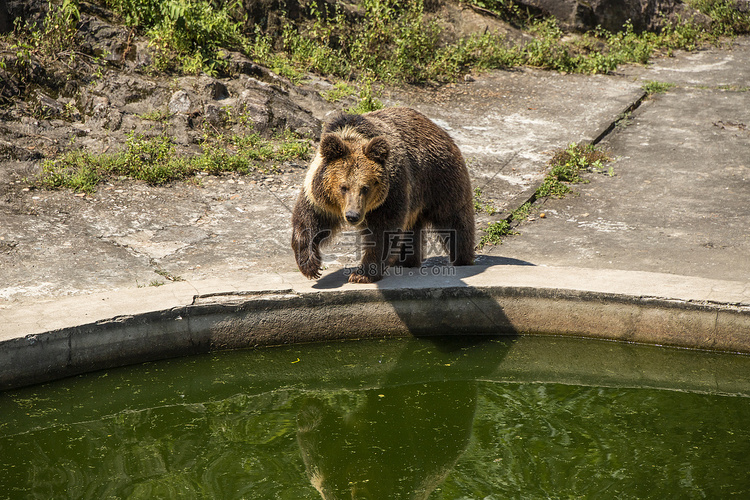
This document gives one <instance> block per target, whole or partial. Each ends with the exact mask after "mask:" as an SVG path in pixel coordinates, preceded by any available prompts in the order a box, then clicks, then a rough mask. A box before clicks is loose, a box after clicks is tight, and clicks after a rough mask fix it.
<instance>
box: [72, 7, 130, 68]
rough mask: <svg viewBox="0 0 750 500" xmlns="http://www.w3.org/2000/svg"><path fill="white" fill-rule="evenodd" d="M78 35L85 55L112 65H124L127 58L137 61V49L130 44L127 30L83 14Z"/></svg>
mask: <svg viewBox="0 0 750 500" xmlns="http://www.w3.org/2000/svg"><path fill="white" fill-rule="evenodd" d="M78 34H79V36H80V37H81V39H82V41H81V48H82V51H83V52H85V53H88V54H91V55H93V56H95V57H103V58H104V60H106V61H108V62H111V63H122V62H124V61H125V59H126V58H129V59H131V60H134V59H135V52H136V51H135V47H133V46H132V45H131V44H130V43H129V42H130V34H129V31H128V30H127V29H125V28H122V27H115V26H113V25H111V24H108V23H105V22H103V21H100V20H99V19H97V18H95V17H92V16H88V15H85V14H82V15H81V21H80V24H79V26H78Z"/></svg>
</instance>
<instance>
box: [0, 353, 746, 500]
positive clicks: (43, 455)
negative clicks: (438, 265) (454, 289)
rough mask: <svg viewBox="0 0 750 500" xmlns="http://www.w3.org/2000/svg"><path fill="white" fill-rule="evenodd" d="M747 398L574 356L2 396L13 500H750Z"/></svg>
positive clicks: (509, 356) (216, 374) (728, 363)
mask: <svg viewBox="0 0 750 500" xmlns="http://www.w3.org/2000/svg"><path fill="white" fill-rule="evenodd" d="M717 388H719V389H718V390H717ZM748 396H750V357H748V356H732V355H722V354H710V353H700V352H690V351H685V350H669V349H659V348H648V347H644V346H633V345H627V344H619V343H613V342H589V341H580V340H573V339H549V338H547V339H534V338H521V339H518V340H517V341H513V342H505V341H498V340H490V341H486V342H479V343H472V342H469V343H465V342H462V343H455V342H453V343H439V342H437V343H436V342H435V341H426V340H408V341H406V340H389V341H383V342H381V341H372V342H369V341H361V342H350V343H330V344H320V345H306V346H295V347H284V348H279V349H267V350H260V351H255V352H248V351H244V352H233V353H222V354H221V355H215V356H199V357H194V358H186V359H181V360H172V361H168V362H160V363H149V364H146V365H142V366H139V367H131V368H127V369H122V370H111V371H108V372H100V373H97V374H91V375H88V376H83V377H76V378H71V379H67V380H63V381H60V382H57V383H54V384H48V385H45V386H37V387H31V388H27V389H23V390H17V391H7V392H4V393H0V499H5V498H8V499H16V498H43V499H48V498H56V499H57V498H62V499H64V498H91V499H100V498H128V499H153V498H181V499H182V498H196V499H203V498H211V499H224V498H226V499H243V498H246V499H253V500H255V499H269V500H270V499H274V500H276V499H290V500H291V499H293V500H316V499H317V500H320V498H321V496H322V497H323V498H326V499H330V498H347V499H348V498H369V499H374V500H380V499H382V500H391V499H401V498H428V499H430V500H456V499H463V500H469V499H471V500H479V499H487V500H497V499H500V498H518V497H519V496H522V497H524V498H569V497H570V498H730V497H735V498H750V476H749V475H748V474H747V471H748V469H750V426H747V425H746V424H745V423H746V422H749V421H750V397H748ZM313 486H314V487H313Z"/></svg>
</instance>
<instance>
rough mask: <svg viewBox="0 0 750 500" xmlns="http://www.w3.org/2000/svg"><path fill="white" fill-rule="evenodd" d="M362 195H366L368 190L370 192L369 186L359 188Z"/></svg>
mask: <svg viewBox="0 0 750 500" xmlns="http://www.w3.org/2000/svg"><path fill="white" fill-rule="evenodd" d="M359 192H360V193H362V195H366V194H367V193H368V192H370V188H369V187H367V186H362V189H360V190H359Z"/></svg>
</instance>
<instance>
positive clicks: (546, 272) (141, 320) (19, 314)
mask: <svg viewBox="0 0 750 500" xmlns="http://www.w3.org/2000/svg"><path fill="white" fill-rule="evenodd" d="M484 260H485V262H484V265H481V264H480V265H475V266H471V267H465V268H446V267H434V268H429V267H428V268H422V269H421V270H419V271H415V270H411V275H409V273H410V270H403V272H402V273H401V272H399V271H401V270H391V274H392V275H391V276H389V277H387V278H386V279H384V280H383V281H382V282H380V283H377V284H374V285H364V286H363V285H349V284H348V283H346V276H345V275H344V272H343V271H337V272H333V273H331V274H328V275H326V276H324V277H323V278H322V279H321V280H319V281H318V282H313V281H306V280H304V278H302V277H301V276H300V275H299V274H289V275H280V274H273V275H271V274H269V275H262V276H256V277H253V278H252V279H250V280H248V281H232V280H215V281H205V282H194V283H188V282H181V283H174V284H172V285H167V286H163V287H158V288H142V289H135V290H124V291H118V292H111V293H106V294H97V295H91V296H85V297H70V298H65V299H62V300H58V301H47V302H40V303H35V304H19V305H18V306H17V307H13V308H8V309H4V310H0V388H2V389H7V388H12V387H18V386H22V385H28V384H33V383H39V382H44V381H48V380H53V379H56V378H62V377H66V376H71V375H75V374H79V373H83V372H87V371H93V370H98V369H103V368H110V367H114V366H120V365H124V364H130V363H137V362H143V361H147V360H155V359H161V358H166V357H173V356H181V355H189V354H196V353H201V352H207V351H211V350H219V349H237V348H251V347H259V346H268V345H275V344H285V343H299V342H315V341H325V340H334V339H343V338H363V337H395V336H408V335H443V334H469V333H474V334H492V335H503V334H506V335H515V334H539V333H543V334H552V335H564V336H581V337H593V338H603V339H612V340H621V341H628V342H639V343H648V344H660V345H670V346H679V347H686V348H696V349H711V350H720V351H732V352H743V353H750V287H748V285H746V284H744V283H740V282H730V281H719V280H707V279H703V278H692V277H685V276H674V275H665V274H657V273H641V272H627V271H610V270H591V269H579V268H553V267H536V266H518V265H493V263H492V262H489V263H487V262H486V260H487V259H484ZM397 274H401V275H397Z"/></svg>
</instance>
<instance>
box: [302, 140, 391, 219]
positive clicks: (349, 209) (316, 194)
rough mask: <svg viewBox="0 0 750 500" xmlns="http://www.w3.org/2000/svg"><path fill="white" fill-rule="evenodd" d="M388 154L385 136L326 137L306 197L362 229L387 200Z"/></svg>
mask: <svg viewBox="0 0 750 500" xmlns="http://www.w3.org/2000/svg"><path fill="white" fill-rule="evenodd" d="M389 154H390V148H389V145H388V141H387V140H386V139H385V137H382V136H378V137H375V138H372V139H366V138H363V137H362V136H358V135H357V134H349V135H343V134H342V133H340V132H334V133H330V134H325V135H323V137H322V139H321V141H320V148H319V149H318V153H317V155H316V156H315V159H314V160H313V163H312V165H311V166H310V169H309V170H308V174H307V178H306V179H305V194H306V195H307V197H308V199H310V200H311V201H312V202H313V204H314V205H316V206H318V207H320V208H322V209H324V210H326V211H327V212H329V213H331V214H332V215H334V216H336V217H341V218H342V219H343V220H345V221H346V222H348V223H349V224H351V225H353V226H361V225H363V224H364V223H365V221H366V217H367V214H368V213H369V212H371V211H373V210H375V209H376V208H377V207H379V206H380V205H382V204H383V202H385V199H386V197H387V196H388V189H389V181H388V173H387V170H386V167H385V163H386V160H387V159H388V155H389Z"/></svg>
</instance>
